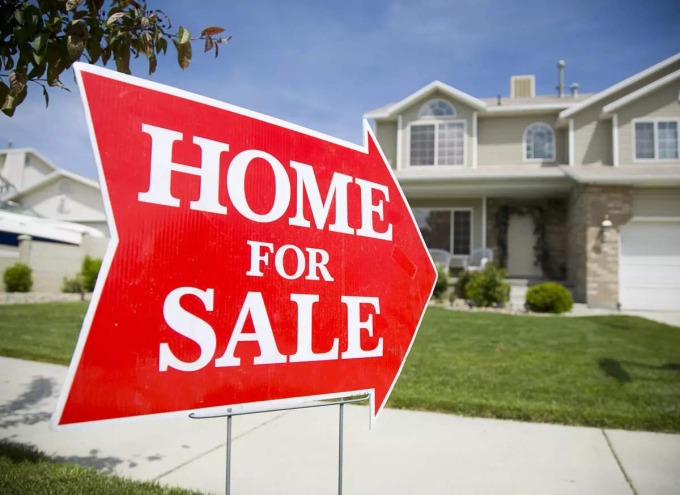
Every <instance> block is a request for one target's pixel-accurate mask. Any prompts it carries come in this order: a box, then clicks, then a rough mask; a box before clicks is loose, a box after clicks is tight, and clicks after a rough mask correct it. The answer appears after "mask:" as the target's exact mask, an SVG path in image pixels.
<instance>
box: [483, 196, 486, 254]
mask: <svg viewBox="0 0 680 495" xmlns="http://www.w3.org/2000/svg"><path fill="white" fill-rule="evenodd" d="M482 247H483V248H485V247H486V196H482Z"/></svg>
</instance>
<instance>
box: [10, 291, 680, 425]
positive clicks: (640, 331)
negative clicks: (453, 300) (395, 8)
mask: <svg viewBox="0 0 680 495" xmlns="http://www.w3.org/2000/svg"><path fill="white" fill-rule="evenodd" d="M86 308H87V303H80V302H79V303H50V304H26V305H14V306H0V335H1V336H2V338H1V339H0V354H1V355H4V356H10V357H16V358H22V359H32V360H38V361H45V362H52V363H59V364H68V363H69V361H70V359H71V354H72V352H73V349H74V347H75V343H76V340H77V335H78V330H79V328H80V324H81V321H82V319H83V317H84V315H85V311H86ZM388 406H389V407H397V408H408V409H421V410H432V411H441V412H449V413H456V414H461V415H466V416H481V417H493V418H505V419H516V420H522V421H535V422H549V423H563V424H571V425H586V426H597V427H606V428H622V429H629V430H646V431H665V432H676V433H680V328H676V327H671V326H668V325H663V324H661V323H656V322H653V321H649V320H645V319H642V318H636V317H632V316H619V315H614V316H593V317H579V318H571V317H560V316H544V317H536V316H511V315H504V314H493V313H481V312H474V313H473V312H465V311H449V310H446V309H442V308H430V309H428V311H427V313H426V315H425V318H424V320H423V325H422V327H421V330H420V333H419V334H418V338H417V339H416V342H415V344H414V346H413V349H412V350H411V354H410V355H409V358H408V360H407V361H406V365H405V366H404V369H403V371H402V374H401V377H400V378H399V381H398V382H397V385H396V387H395V388H394V390H393V392H392V396H391V397H390V400H389V403H388Z"/></svg>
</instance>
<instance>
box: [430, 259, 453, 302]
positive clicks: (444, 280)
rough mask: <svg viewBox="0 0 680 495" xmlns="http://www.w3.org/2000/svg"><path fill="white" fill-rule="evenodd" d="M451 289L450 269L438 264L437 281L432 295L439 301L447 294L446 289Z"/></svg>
mask: <svg viewBox="0 0 680 495" xmlns="http://www.w3.org/2000/svg"><path fill="white" fill-rule="evenodd" d="M448 289H449V274H448V270H447V269H446V268H444V267H442V266H440V265H437V283H436V284H434V290H433V291H432V295H433V296H434V297H435V299H437V300H438V301H441V300H442V299H444V297H445V296H446V291H447V290H448Z"/></svg>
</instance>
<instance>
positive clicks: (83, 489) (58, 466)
mask: <svg viewBox="0 0 680 495" xmlns="http://www.w3.org/2000/svg"><path fill="white" fill-rule="evenodd" d="M0 493H7V494H10V493H11V494H13V495H36V494H50V495H73V494H88V495H119V494H126V495H192V494H193V495H197V494H198V492H193V491H188V490H181V489H178V488H166V487H162V486H160V485H157V484H155V483H150V482H140V481H130V480H127V479H124V478H120V477H118V476H110V475H106V474H103V473H101V472H99V471H96V470H95V469H92V468H84V467H80V466H77V465H75V464H68V463H64V462H54V461H52V460H50V459H49V458H48V457H47V456H45V455H44V454H42V453H41V452H39V451H37V450H35V449H33V448H31V447H28V446H25V445H20V444H18V443H14V442H9V441H7V440H0Z"/></svg>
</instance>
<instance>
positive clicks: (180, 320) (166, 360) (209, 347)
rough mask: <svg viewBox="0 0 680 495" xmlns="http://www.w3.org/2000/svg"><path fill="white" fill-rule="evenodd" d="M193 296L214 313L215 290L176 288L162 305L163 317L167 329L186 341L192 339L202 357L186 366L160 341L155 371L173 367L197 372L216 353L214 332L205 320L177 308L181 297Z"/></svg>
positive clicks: (185, 363)
mask: <svg viewBox="0 0 680 495" xmlns="http://www.w3.org/2000/svg"><path fill="white" fill-rule="evenodd" d="M186 295H192V296H196V297H198V298H199V299H200V300H201V302H202V303H203V306H204V307H205V309H206V310H207V311H212V310H213V296H214V290H213V289H208V290H206V291H202V290H199V289H195V288H193V287H179V288H177V289H175V290H173V291H172V292H171V293H170V294H168V297H166V298H165V302H164V303H163V318H165V322H166V323H167V324H168V326H169V327H170V328H172V329H173V330H174V331H175V332H177V333H178V334H180V335H183V336H184V337H187V338H188V339H191V340H193V341H194V342H196V343H197V344H198V346H199V347H200V348H201V355H200V356H199V357H198V359H196V361H193V362H190V363H187V362H185V361H182V360H181V359H178V358H177V357H176V356H175V355H174V354H173V352H172V350H171V349H170V346H169V345H168V344H167V343H165V342H163V343H161V345H160V355H159V359H158V370H159V371H167V370H168V368H174V369H176V370H179V371H196V370H200V369H201V368H203V367H204V366H205V365H206V364H208V363H209V362H210V360H211V359H212V356H213V355H214V354H215V346H216V340H215V331H214V330H213V329H212V327H211V326H210V325H208V324H207V323H206V322H205V321H203V320H201V319H200V318H199V317H198V316H195V315H193V314H191V313H189V312H188V311H186V310H185V309H184V308H182V306H181V305H180V299H182V297H183V296H186Z"/></svg>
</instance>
